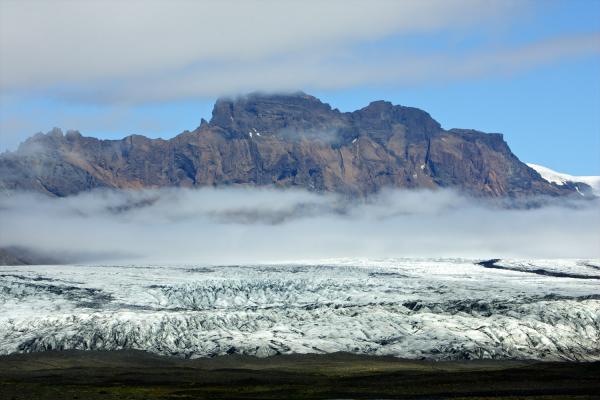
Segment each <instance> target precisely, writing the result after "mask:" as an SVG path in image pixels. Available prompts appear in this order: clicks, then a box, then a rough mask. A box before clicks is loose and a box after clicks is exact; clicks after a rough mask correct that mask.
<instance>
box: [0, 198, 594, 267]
mask: <svg viewBox="0 0 600 400" xmlns="http://www.w3.org/2000/svg"><path fill="white" fill-rule="evenodd" d="M599 203H600V201H598V200H597V199H596V200H588V201H576V200H573V199H548V198H536V199H524V200H520V201H519V202H518V203H517V202H516V201H508V200H500V201H498V200H495V201H492V200H486V199H481V198H478V199H473V198H469V197H466V196H463V195H460V194H458V193H456V192H454V191H451V190H437V191H423V190H419V191H416V190H415V191H410V190H387V191H383V192H381V193H379V194H378V195H375V196H371V197H369V198H367V199H360V200H357V199H353V200H350V199H348V198H345V197H342V196H340V195H335V194H316V193H311V192H307V191H302V190H290V189H286V190H283V189H266V188H262V189H258V188H245V187H243V188H231V187H229V188H204V189H195V190H194V189H181V188H169V189H157V190H151V189H148V190H138V191H132V190H96V191H93V192H88V193H81V194H79V195H77V196H71V197H67V198H50V197H46V196H43V195H37V194H32V193H22V192H21V193H9V194H8V195H3V196H2V197H0V220H1V221H2V228H1V229H0V247H16V248H24V249H28V250H32V251H38V252H41V253H43V254H47V255H49V256H52V257H54V258H55V259H58V260H65V261H69V262H83V263H85V262H101V261H112V262H135V263H138V262H139V263H145V262H152V263H156V262H175V263H207V264H226V263H252V262H277V261H286V260H310V259H323V258H339V257H364V258H385V257H473V258H486V257H531V258H555V257H577V258H595V257H600V249H599V247H598V243H600V231H599V230H598V226H600V207H599V205H600V204H599Z"/></svg>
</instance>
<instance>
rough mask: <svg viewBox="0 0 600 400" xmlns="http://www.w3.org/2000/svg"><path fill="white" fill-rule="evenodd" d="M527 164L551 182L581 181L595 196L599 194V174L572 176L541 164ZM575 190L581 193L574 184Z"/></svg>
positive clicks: (558, 183)
mask: <svg viewBox="0 0 600 400" xmlns="http://www.w3.org/2000/svg"><path fill="white" fill-rule="evenodd" d="M527 165H528V166H529V167H530V168H532V169H534V170H535V171H537V173H538V174H540V175H541V176H542V178H544V179H545V180H546V181H548V182H551V183H556V184H557V185H560V186H562V185H564V184H566V183H567V182H573V183H577V182H583V183H585V184H587V185H589V186H590V187H591V188H592V192H593V193H594V194H595V195H596V196H600V176H574V175H569V174H564V173H561V172H556V171H554V170H552V169H550V168H547V167H544V166H542V165H537V164H531V163H527ZM575 189H577V192H579V193H580V194H582V193H581V192H580V191H579V188H578V187H577V186H576V187H575Z"/></svg>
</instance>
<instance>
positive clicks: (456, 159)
mask: <svg viewBox="0 0 600 400" xmlns="http://www.w3.org/2000/svg"><path fill="white" fill-rule="evenodd" d="M222 185H253V186H275V187H298V188H305V189H309V190H311V191H317V192H327V191H332V192H338V193H343V194H349V195H367V194H369V193H373V192H376V191H378V190H379V189H382V188H385V187H393V188H431V189H435V188H441V187H444V188H456V189H458V190H461V191H463V192H466V193H469V194H471V195H476V196H492V197H500V196H509V197H521V196H526V195H550V196H559V195H568V194H572V193H575V190H574V189H573V188H571V187H567V186H560V185H557V184H554V183H550V182H548V181H546V180H544V179H543V178H542V177H541V176H540V175H539V174H538V173H537V172H536V171H534V170H533V169H531V168H530V167H528V166H527V165H526V164H524V163H522V162H521V161H520V160H519V159H518V158H517V157H516V156H515V155H514V154H513V153H512V152H511V150H510V148H509V147H508V145H507V144H506V142H505V141H504V139H503V137H502V135H501V134H498V133H483V132H479V131H475V130H470V129H450V130H445V129H443V128H442V127H441V126H440V124H439V123H438V122H437V121H435V120H434V119H433V118H432V117H431V116H430V115H429V114H428V113H427V112H425V111H423V110H420V109H417V108H412V107H405V106H398V105H393V104H391V103H389V102H386V101H375V102H372V103H371V104H369V105H368V106H366V107H365V108H362V109H360V110H357V111H354V112H345V113H344V112H340V111H339V110H337V109H332V108H331V107H330V106H329V105H328V104H326V103H323V102H321V101H320V100H319V99H317V98H315V97H313V96H310V95H307V94H304V93H294V94H278V95H267V94H250V95H247V96H244V97H239V98H235V99H220V100H218V101H217V102H216V104H215V106H214V109H213V113H212V118H211V120H210V122H207V121H205V120H202V122H201V124H200V126H199V127H198V128H197V129H195V130H194V131H191V132H190V131H185V132H183V133H181V134H179V135H177V136H175V137H173V138H172V139H169V140H163V139H149V138H147V137H145V136H140V135H132V136H127V137H125V138H123V139H121V140H100V139H96V138H93V137H85V136H82V135H81V134H80V133H79V132H77V131H68V132H66V133H63V132H62V131H61V130H60V129H56V128H55V129H53V130H52V131H50V132H48V133H46V134H41V133H39V134H37V135H35V136H33V137H31V138H29V139H28V140H26V141H25V142H24V143H22V144H21V145H20V146H19V148H18V149H17V150H16V151H14V152H7V153H4V154H2V155H1V156H0V190H3V191H8V190H32V191H38V192H43V193H47V194H49V195H53V196H68V195H72V194H75V193H79V192H82V191H86V190H90V189H94V188H157V187H167V186H178V187H201V186H222Z"/></svg>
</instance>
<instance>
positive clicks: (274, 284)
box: [0, 259, 600, 360]
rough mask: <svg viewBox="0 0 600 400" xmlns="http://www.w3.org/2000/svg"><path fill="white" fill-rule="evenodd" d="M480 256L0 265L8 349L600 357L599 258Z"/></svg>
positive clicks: (0, 336) (0, 346)
mask: <svg viewBox="0 0 600 400" xmlns="http://www.w3.org/2000/svg"><path fill="white" fill-rule="evenodd" d="M477 261H478V260H468V259H431V260H426V259H387V260H352V259H350V260H326V261H323V262H312V263H308V262H304V263H300V262H298V263H288V264H265V265H237V266H235V265H232V266H205V265H202V266H193V265H121V266H118V265H60V266H59V265H47V266H8V267H0V310H1V312H0V353H1V354H10V353H15V352H32V351H43V350H50V349H107V350H110V349H140V350H147V351H150V352H154V353H158V354H163V355H176V356H181V357H192V358H194V357H208V356H214V355H220V354H227V353H241V354H251V355H257V356H268V355H273V354H281V353H325V352H336V351H347V352H353V353H358V354H374V355H393V356H397V357H403V358H415V359H435V360H443V359H476V358H519V359H540V360H600V290H599V289H600V262H599V261H598V260H499V261H498V262H497V263H496V265H497V266H498V267H499V268H485V267H483V266H482V265H479V264H477ZM540 271H551V272H552V273H553V274H554V275H557V273H564V274H566V275H569V276H581V277H583V276H587V277H591V278H589V279H580V278H572V277H562V276H553V275H552V274H551V275H544V274H540V273H539V272H540ZM558 275H560V274H558ZM596 277H597V278H599V279H596Z"/></svg>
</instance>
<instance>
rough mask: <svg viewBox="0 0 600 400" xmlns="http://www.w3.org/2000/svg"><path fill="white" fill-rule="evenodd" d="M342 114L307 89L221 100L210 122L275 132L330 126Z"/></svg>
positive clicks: (241, 130)
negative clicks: (306, 91) (308, 92)
mask: <svg viewBox="0 0 600 400" xmlns="http://www.w3.org/2000/svg"><path fill="white" fill-rule="evenodd" d="M340 118H342V116H341V113H340V112H339V111H337V110H332V109H331V106H330V105H329V104H326V103H323V102H321V100H319V99H317V98H316V97H314V96H310V95H308V94H306V93H304V92H295V93H289V94H265V93H260V92H255V93H251V94H248V95H245V96H240V97H236V98H221V99H219V100H217V102H216V103H215V106H214V108H213V112H212V118H211V120H210V125H212V126H216V127H220V128H222V129H225V130H228V131H233V132H235V133H237V134H242V135H245V134H248V132H254V131H258V132H261V133H262V134H266V135H273V134H277V133H280V132H281V131H286V132H296V133H299V132H307V131H315V130H318V129H329V128H330V125H331V122H332V121H334V122H335V121H336V120H338V119H340Z"/></svg>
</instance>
